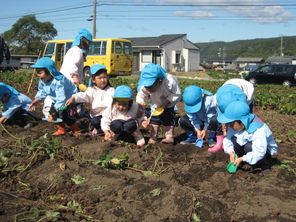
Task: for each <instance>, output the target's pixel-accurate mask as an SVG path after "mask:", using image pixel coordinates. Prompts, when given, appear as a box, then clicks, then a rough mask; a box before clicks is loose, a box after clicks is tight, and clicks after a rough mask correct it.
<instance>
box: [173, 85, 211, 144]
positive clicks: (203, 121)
mask: <svg viewBox="0 0 296 222" xmlns="http://www.w3.org/2000/svg"><path fill="white" fill-rule="evenodd" d="M183 101H184V108H185V111H186V113H187V115H185V116H182V117H181V118H180V119H179V125H180V127H181V128H182V129H184V130H185V132H186V134H187V136H188V138H187V139H186V140H184V141H182V142H181V144H189V143H195V141H196V139H197V138H198V139H204V138H205V136H206V134H207V130H209V129H211V128H213V127H215V126H212V123H211V122H210V120H211V118H212V117H213V116H215V115H216V110H215V106H214V104H213V95H212V93H210V92H208V91H206V90H204V89H202V88H200V87H198V86H194V85H191V86H188V87H187V88H185V90H184V93H183ZM208 140H209V139H208Z"/></svg>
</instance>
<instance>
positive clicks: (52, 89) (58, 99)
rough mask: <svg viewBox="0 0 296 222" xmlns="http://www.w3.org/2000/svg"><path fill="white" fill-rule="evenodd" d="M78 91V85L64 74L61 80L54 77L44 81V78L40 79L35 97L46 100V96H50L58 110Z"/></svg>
mask: <svg viewBox="0 0 296 222" xmlns="http://www.w3.org/2000/svg"><path fill="white" fill-rule="evenodd" d="M77 92H78V91H77V87H76V86H75V85H74V83H72V82H71V81H70V80H69V79H67V78H66V77H64V76H63V77H62V79H61V80H58V79H56V78H53V79H52V80H50V81H48V82H42V80H41V79H39V82H38V92H37V94H36V96H35V98H39V99H40V100H44V99H45V97H47V96H49V97H50V98H51V100H52V102H53V103H54V108H55V109H56V110H58V109H59V108H61V107H62V106H63V105H64V104H65V102H66V101H67V100H68V99H70V98H71V97H72V95H74V94H75V93H77Z"/></svg>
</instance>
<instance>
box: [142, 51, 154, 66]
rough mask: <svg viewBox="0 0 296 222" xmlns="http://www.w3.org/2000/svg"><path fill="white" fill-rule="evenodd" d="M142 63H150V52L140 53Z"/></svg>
mask: <svg viewBox="0 0 296 222" xmlns="http://www.w3.org/2000/svg"><path fill="white" fill-rule="evenodd" d="M142 62H145V63H151V62H152V51H150V50H149V51H142Z"/></svg>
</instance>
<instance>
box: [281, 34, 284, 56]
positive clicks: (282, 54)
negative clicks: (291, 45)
mask: <svg viewBox="0 0 296 222" xmlns="http://www.w3.org/2000/svg"><path fill="white" fill-rule="evenodd" d="M281 56H282V57H283V56H284V53H283V35H281Z"/></svg>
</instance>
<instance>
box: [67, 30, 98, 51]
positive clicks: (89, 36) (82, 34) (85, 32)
mask: <svg viewBox="0 0 296 222" xmlns="http://www.w3.org/2000/svg"><path fill="white" fill-rule="evenodd" d="M82 37H84V38H86V39H87V40H88V41H91V42H93V40H92V34H91V33H90V32H89V31H88V30H87V29H81V30H80V31H79V32H78V34H77V35H76V37H75V39H74V41H73V43H72V46H71V47H73V46H76V45H79V44H80V39H81V38H82Z"/></svg>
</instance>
